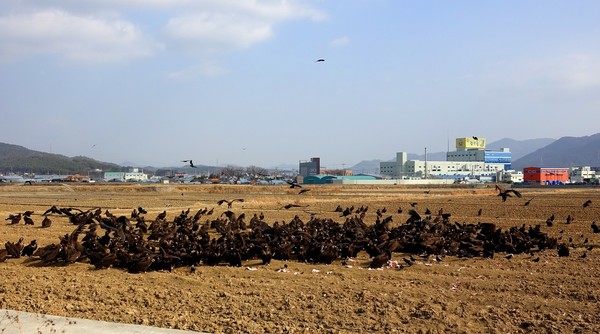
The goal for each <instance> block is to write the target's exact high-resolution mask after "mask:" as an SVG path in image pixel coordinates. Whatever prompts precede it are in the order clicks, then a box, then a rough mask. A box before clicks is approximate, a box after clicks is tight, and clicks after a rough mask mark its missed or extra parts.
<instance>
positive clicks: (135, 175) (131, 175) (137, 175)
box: [124, 172, 148, 181]
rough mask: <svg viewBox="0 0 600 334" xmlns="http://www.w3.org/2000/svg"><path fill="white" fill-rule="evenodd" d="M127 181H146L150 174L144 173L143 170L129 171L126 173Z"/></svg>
mask: <svg viewBox="0 0 600 334" xmlns="http://www.w3.org/2000/svg"><path fill="white" fill-rule="evenodd" d="M124 177H125V181H129V180H136V181H146V180H148V174H144V173H142V172H128V173H125V176H124Z"/></svg>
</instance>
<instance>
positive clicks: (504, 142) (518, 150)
mask: <svg viewBox="0 0 600 334" xmlns="http://www.w3.org/2000/svg"><path fill="white" fill-rule="evenodd" d="M554 141H556V139H553V138H537V139H526V140H515V139H510V138H502V139H500V140H497V141H495V142H493V143H490V144H488V145H487V148H488V149H491V150H499V149H501V148H506V147H507V148H509V149H510V151H511V152H512V159H513V161H515V160H518V159H520V158H522V157H524V156H526V155H527V154H529V153H531V152H535V151H537V150H538V149H540V148H542V147H544V146H548V145H550V144H551V143H553V142H554Z"/></svg>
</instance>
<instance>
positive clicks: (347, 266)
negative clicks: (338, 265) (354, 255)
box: [344, 264, 353, 268]
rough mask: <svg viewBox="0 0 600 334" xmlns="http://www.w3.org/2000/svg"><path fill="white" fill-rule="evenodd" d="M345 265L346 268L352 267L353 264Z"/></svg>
mask: <svg viewBox="0 0 600 334" xmlns="http://www.w3.org/2000/svg"><path fill="white" fill-rule="evenodd" d="M344 267H345V268H352V267H353V266H351V265H349V264H347V265H345V266H344Z"/></svg>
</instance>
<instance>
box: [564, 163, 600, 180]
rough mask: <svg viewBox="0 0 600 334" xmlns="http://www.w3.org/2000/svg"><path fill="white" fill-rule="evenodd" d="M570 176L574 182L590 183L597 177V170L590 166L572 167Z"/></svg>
mask: <svg viewBox="0 0 600 334" xmlns="http://www.w3.org/2000/svg"><path fill="white" fill-rule="evenodd" d="M570 176H571V182H573V183H588V182H592V181H594V180H595V179H596V171H595V170H593V169H592V167H590V166H579V167H571V169H570Z"/></svg>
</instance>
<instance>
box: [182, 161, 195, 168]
mask: <svg viewBox="0 0 600 334" xmlns="http://www.w3.org/2000/svg"><path fill="white" fill-rule="evenodd" d="M181 162H189V163H190V167H192V168H198V167H196V166H194V162H193V161H192V160H191V159H190V160H181Z"/></svg>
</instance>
